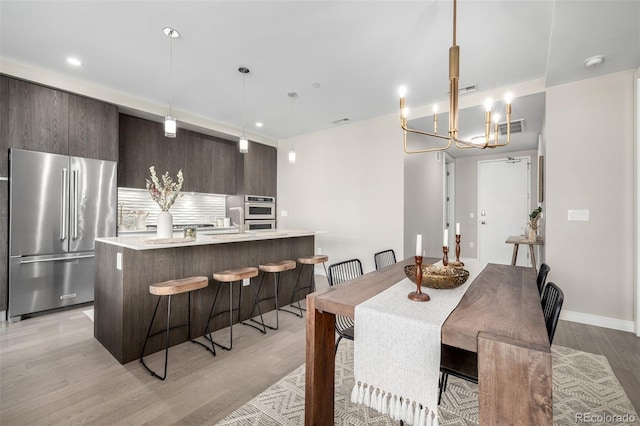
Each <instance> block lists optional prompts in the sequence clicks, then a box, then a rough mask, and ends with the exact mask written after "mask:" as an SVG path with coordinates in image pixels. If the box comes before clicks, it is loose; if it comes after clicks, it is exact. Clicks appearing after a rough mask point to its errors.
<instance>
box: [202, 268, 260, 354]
mask: <svg viewBox="0 0 640 426" xmlns="http://www.w3.org/2000/svg"><path fill="white" fill-rule="evenodd" d="M256 276H258V268H254V267H251V266H248V267H245V268H239V269H228V270H226V271H222V272H215V273H214V274H213V279H214V280H216V281H218V288H217V289H216V295H215V297H214V298H213V303H212V304H211V311H210V312H209V316H208V317H207V328H208V327H209V321H211V318H213V317H215V316H217V315H220V314H223V313H224V312H225V311H220V312H218V313H217V314H214V313H213V312H214V309H215V307H216V301H217V300H218V293H219V292H220V287H221V286H222V283H229V346H224V345H221V344H219V343H217V342H214V341H213V339H211V343H212V344H214V345H217V346H219V347H220V348H222V349H225V350H228V351H230V350H231V348H232V347H233V311H234V309H233V283H234V282H236V281H240V302H239V303H238V308H237V309H235V310H237V311H238V321H240V307H241V306H242V280H244V279H247V278H249V279H251V278H253V277H256Z"/></svg>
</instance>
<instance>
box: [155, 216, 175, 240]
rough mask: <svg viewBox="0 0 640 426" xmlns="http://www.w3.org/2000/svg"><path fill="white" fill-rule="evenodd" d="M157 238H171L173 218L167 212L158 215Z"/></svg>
mask: <svg viewBox="0 0 640 426" xmlns="http://www.w3.org/2000/svg"><path fill="white" fill-rule="evenodd" d="M157 231H158V238H172V237H173V216H172V215H171V213H169V212H168V211H161V212H160V213H158V227H157Z"/></svg>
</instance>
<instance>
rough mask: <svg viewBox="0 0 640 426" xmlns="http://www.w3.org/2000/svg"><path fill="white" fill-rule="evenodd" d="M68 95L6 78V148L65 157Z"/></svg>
mask: <svg viewBox="0 0 640 426" xmlns="http://www.w3.org/2000/svg"><path fill="white" fill-rule="evenodd" d="M68 140H69V95H68V94H67V93H64V92H62V91H60V90H55V89H50V88H48V87H43V86H39V85H37V84H31V83H27V82H25V81H21V80H16V79H13V78H10V79H9V148H20V149H29V150H32V151H45V152H53V153H55V154H65V155H66V154H67V153H68V152H69V145H68Z"/></svg>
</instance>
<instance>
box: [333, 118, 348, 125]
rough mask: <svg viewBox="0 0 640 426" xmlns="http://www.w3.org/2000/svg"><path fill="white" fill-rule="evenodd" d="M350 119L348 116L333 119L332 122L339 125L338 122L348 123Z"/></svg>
mask: <svg viewBox="0 0 640 426" xmlns="http://www.w3.org/2000/svg"><path fill="white" fill-rule="evenodd" d="M350 121H351V120H350V119H348V118H340V119H338V120H333V121H332V123H333V124H336V125H337V124H344V123H348V122H350Z"/></svg>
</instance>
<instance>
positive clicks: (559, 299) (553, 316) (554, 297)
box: [542, 282, 564, 344]
mask: <svg viewBox="0 0 640 426" xmlns="http://www.w3.org/2000/svg"><path fill="white" fill-rule="evenodd" d="M563 302H564V293H563V292H562V290H561V289H560V287H558V286H557V285H556V284H555V283H552V282H549V283H548V284H547V285H546V286H545V288H544V292H543V293H542V313H543V314H544V322H545V323H546V325H547V334H548V335H549V344H551V343H553V336H554V335H555V334H556V326H557V325H558V319H559V318H560V311H561V310H562V304H563Z"/></svg>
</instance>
